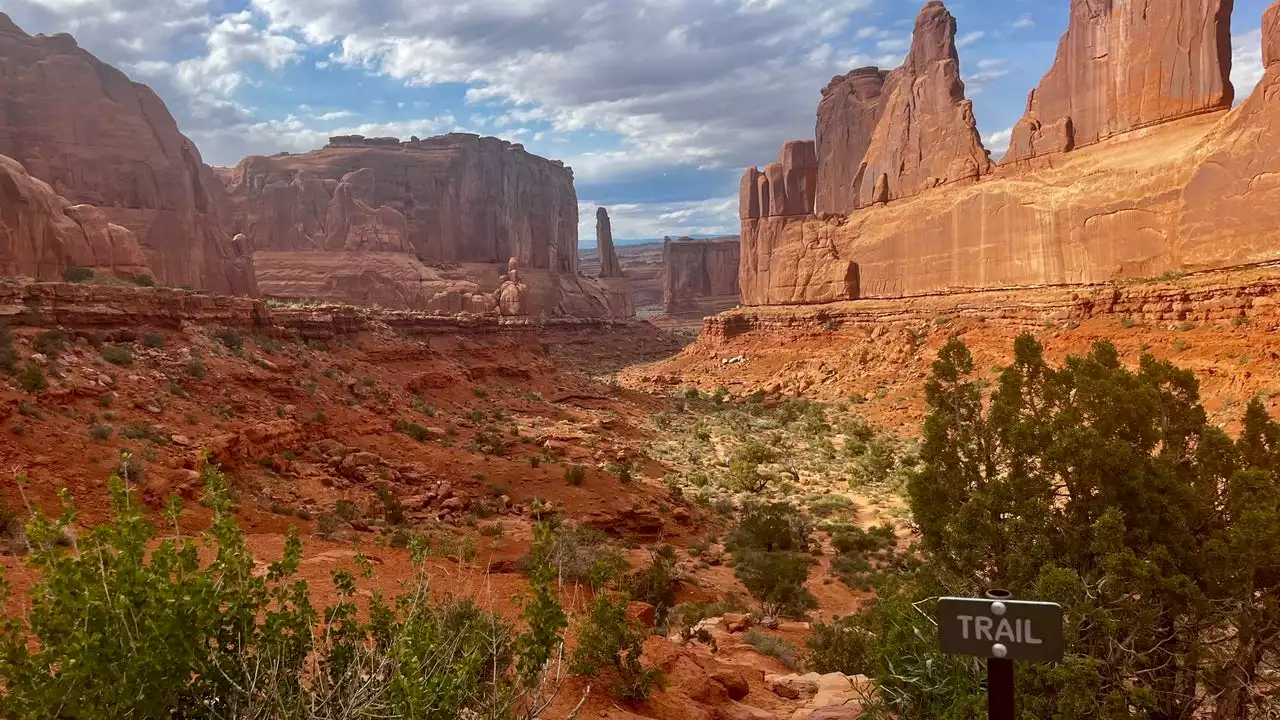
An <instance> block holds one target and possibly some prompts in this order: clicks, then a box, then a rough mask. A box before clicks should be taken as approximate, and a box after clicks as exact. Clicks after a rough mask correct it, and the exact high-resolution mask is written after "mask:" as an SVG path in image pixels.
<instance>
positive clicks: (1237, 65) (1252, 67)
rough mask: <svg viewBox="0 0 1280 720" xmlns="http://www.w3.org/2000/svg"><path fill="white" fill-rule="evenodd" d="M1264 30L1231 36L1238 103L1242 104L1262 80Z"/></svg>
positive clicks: (1232, 62)
mask: <svg viewBox="0 0 1280 720" xmlns="http://www.w3.org/2000/svg"><path fill="white" fill-rule="evenodd" d="M1263 72H1264V68H1263V67H1262V29H1261V28H1254V29H1253V30H1249V31H1248V32H1243V33H1239V34H1237V35H1233V36H1231V84H1232V85H1233V86H1235V89H1236V102H1237V103H1239V102H1242V101H1244V99H1245V98H1247V97H1249V93H1251V92H1253V88H1254V86H1255V85H1257V84H1258V81H1259V80H1261V79H1262V74H1263Z"/></svg>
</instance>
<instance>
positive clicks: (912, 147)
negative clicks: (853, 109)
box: [854, 0, 991, 207]
mask: <svg viewBox="0 0 1280 720" xmlns="http://www.w3.org/2000/svg"><path fill="white" fill-rule="evenodd" d="M955 36H956V19H955V18H954V17H952V15H951V13H950V12H948V11H947V9H946V8H945V7H943V5H942V3H941V2H940V1H939V0H930V2H929V3H927V4H926V5H925V6H924V8H923V9H922V10H921V11H920V15H919V16H918V17H917V18H916V25H915V31H914V33H913V35H912V38H911V51H910V52H909V53H907V58H906V61H905V62H903V65H902V67H900V68H898V69H896V70H894V71H892V72H890V73H889V74H888V76H887V77H886V78H885V81H884V92H885V93H886V94H887V95H888V99H887V100H885V109H884V115H883V117H881V119H880V122H879V123H878V124H877V125H876V129H875V132H874V133H872V136H871V142H870V144H869V145H868V147H867V151H866V154H865V155H864V157H863V160H862V166H861V168H860V169H859V171H858V174H857V176H856V177H855V179H854V183H855V185H856V189H857V197H856V201H857V202H856V204H857V206H859V207H862V206H867V205H871V204H873V203H879V202H886V201H889V200H896V199H898V198H904V197H910V196H912V195H916V194H918V193H920V192H921V191H923V190H927V189H929V188H932V187H938V186H940V185H946V184H948V183H953V182H957V181H960V180H971V179H975V178H978V177H980V176H982V175H985V174H986V173H988V172H990V170H991V161H990V159H989V158H988V157H987V152H986V150H984V149H983V147H982V140H981V138H980V137H979V135H978V127H977V123H976V122H975V121H974V118H973V103H972V102H970V101H969V100H966V99H965V97H964V83H963V82H962V81H961V80H960V63H959V56H958V54H957V53H956V43H955Z"/></svg>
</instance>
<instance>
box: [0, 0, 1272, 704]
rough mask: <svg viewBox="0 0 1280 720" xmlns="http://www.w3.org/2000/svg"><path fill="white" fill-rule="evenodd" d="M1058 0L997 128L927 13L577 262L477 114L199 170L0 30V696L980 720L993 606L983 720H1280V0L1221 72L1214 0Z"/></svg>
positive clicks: (119, 86)
mask: <svg viewBox="0 0 1280 720" xmlns="http://www.w3.org/2000/svg"><path fill="white" fill-rule="evenodd" d="M1070 5H1071V11H1070V24H1069V26H1068V27H1066V28H1064V29H1063V35H1062V38H1061V41H1060V44H1059V45H1058V51H1057V56H1056V59H1055V61H1054V63H1053V66H1052V68H1051V69H1050V70H1049V72H1048V73H1047V74H1046V75H1045V76H1044V78H1043V79H1042V81H1041V82H1040V84H1039V86H1038V87H1036V88H1035V89H1034V90H1032V91H1031V93H1030V95H1029V98H1028V103H1027V108H1026V112H1025V115H1024V116H1023V117H1022V119H1021V120H1020V121H1019V122H1018V124H1017V125H1016V126H1015V127H1014V129H1013V131H1012V140H1011V143H1010V147H1009V150H1008V151H1007V153H1005V154H1004V155H1003V157H997V156H996V155H993V154H992V153H991V152H989V151H988V150H987V149H986V148H985V147H984V144H983V140H982V137H981V136H980V134H979V132H978V130H977V125H976V122H975V119H974V114H973V108H972V101H971V99H969V98H967V97H966V86H965V82H964V80H963V79H962V76H961V73H960V69H959V67H960V66H959V61H958V59H959V54H960V53H961V52H962V51H963V49H962V48H961V47H958V43H957V19H956V17H954V16H953V15H952V12H951V11H950V10H948V9H947V7H945V6H944V5H943V3H942V2H939V1H938V0H930V1H929V2H928V3H926V4H925V5H924V6H923V7H922V8H921V9H920V11H919V14H918V17H917V18H916V19H915V24H914V31H913V34H912V37H911V44H910V48H909V50H908V51H907V53H906V56H905V60H904V61H903V63H902V65H901V66H899V67H895V68H891V69H879V68H874V67H864V68H857V69H851V70H850V72H848V73H847V74H845V75H841V76H837V77H835V78H832V80H831V82H830V84H829V85H827V86H826V87H825V88H821V87H814V88H812V94H813V99H814V109H815V111H816V124H815V126H814V127H813V128H808V127H797V128H795V135H796V137H798V138H806V139H797V140H793V141H790V142H787V143H785V144H784V145H783V146H782V147H781V148H779V151H778V152H779V156H778V161H777V162H772V163H769V164H767V165H765V166H764V167H763V168H760V167H750V168H744V172H743V175H742V180H741V185H740V195H739V214H738V217H739V219H740V231H739V234H738V235H737V236H724V237H698V238H692V237H676V238H672V237H667V238H665V239H664V240H663V241H662V242H650V243H647V244H637V245H622V244H619V243H615V240H614V229H613V222H614V221H613V220H611V217H610V212H609V209H608V208H607V207H601V208H599V209H598V210H597V211H596V216H595V228H596V233H595V234H596V247H595V248H594V249H587V248H581V249H580V247H579V236H578V235H579V230H578V228H579V219H580V218H579V212H580V211H579V202H578V194H577V190H576V189H575V185H574V181H575V177H574V171H573V169H572V168H570V167H568V166H566V164H565V163H564V162H562V161H560V160H555V159H548V158H544V157H540V156H538V155H535V154H532V153H530V152H529V151H527V150H526V149H525V146H524V145H522V144H520V143H518V142H512V141H509V140H503V139H499V138H496V137H481V136H478V135H474V134H467V133H449V134H444V135H439V136H435V137H422V138H420V137H410V138H395V137H363V136H360V135H341V136H335V137H331V138H330V139H329V142H328V143H327V144H325V145H324V146H323V147H320V148H316V149H314V150H311V151H309V152H304V153H288V152H280V153H277V154H273V155H269V156H264V155H250V156H248V157H244V158H243V160H241V161H240V162H239V163H238V164H236V165H235V166H234V167H212V166H210V165H208V164H206V163H205V161H204V159H203V158H202V155H201V152H200V149H199V148H197V147H196V145H195V143H193V142H192V141H191V140H190V139H189V138H188V137H187V136H186V135H184V134H183V132H182V129H181V128H180V127H179V126H178V123H177V121H176V120H175V119H174V117H173V115H171V114H170V111H169V109H168V108H167V107H166V105H165V103H164V102H163V101H162V100H161V99H160V97H159V96H158V95H157V94H156V93H155V92H154V91H152V89H151V88H149V87H147V86H146V85H144V84H141V83H138V82H134V81H133V80H131V79H130V77H129V76H128V75H126V74H125V73H124V72H122V71H121V70H119V69H117V68H115V67H112V66H111V65H108V64H106V63H104V62H102V61H101V60H99V59H98V58H97V57H95V56H94V55H93V54H91V53H90V52H88V51H86V50H85V49H83V48H81V47H80V46H79V45H78V44H77V41H76V40H75V39H74V38H73V37H72V36H71V35H68V34H65V33H60V34H54V35H42V34H28V33H27V32H25V31H24V30H23V29H22V28H20V27H18V25H16V24H15V23H14V22H13V21H11V20H10V18H9V16H8V15H5V14H4V13H3V12H0V464H3V477H0V567H2V568H3V570H4V575H3V583H2V585H3V587H4V589H5V590H7V594H6V595H5V596H4V603H5V615H4V620H3V622H0V716H3V717H12V718H106V717H122V716H128V717H142V718H151V717H182V718H187V717H202V718H206V717H207V718H237V719H238V718H372V717H379V718H383V717H395V718H400V717H404V718H493V719H497V718H515V717H520V718H539V717H540V718H548V719H557V720H558V719H562V718H607V719H611V720H635V719H637V718H652V719H654V720H684V719H693V720H804V719H808V720H845V719H850V720H851V719H853V718H859V717H867V718H902V719H904V720H905V719H908V718H921V719H923V718H981V717H986V716H987V715H986V706H985V694H986V691H987V689H988V688H987V686H986V680H985V677H986V676H985V672H984V669H983V667H984V666H983V663H982V661H979V660H976V659H973V658H960V657H956V656H950V655H944V654H942V653H941V652H940V651H939V649H938V647H937V645H938V639H937V634H938V633H937V599H938V598H939V597H943V596H948V595H958V596H970V595H974V596H977V595H981V593H982V592H983V591H984V590H986V589H989V588H994V587H999V588H1004V589H1007V590H1010V591H1012V592H1014V593H1015V596H1016V597H1019V598H1025V599H1035V600H1044V601H1050V602H1055V603H1058V604H1060V605H1061V606H1062V608H1063V612H1064V618H1065V627H1066V631H1065V637H1066V640H1065V643H1066V651H1065V656H1064V658H1063V659H1062V661H1061V662H1057V663H1053V664H1045V665H1035V664H1030V663H1027V664H1020V665H1019V670H1018V676H1017V687H1018V692H1019V712H1020V714H1019V715H1018V717H1019V718H1063V719H1065V718H1122V717H1123V718H1151V719H1160V720H1174V719H1177V720H1189V719H1191V718H1213V719H1214V720H1242V719H1244V718H1280V422H1277V420H1276V418H1280V334H1278V333H1280V134H1277V131H1278V130H1280V3H1277V4H1275V5H1272V6H1271V7H1270V9H1269V10H1267V12H1266V15H1265V16H1264V17H1263V18H1262V19H1261V27H1262V33H1261V41H1262V58H1263V63H1264V69H1265V74H1264V75H1263V77H1262V79H1261V80H1260V81H1259V82H1258V84H1257V86H1256V88H1254V89H1253V90H1252V92H1251V93H1249V94H1248V96H1247V97H1242V98H1237V97H1236V96H1235V91H1234V90H1233V86H1232V83H1231V80H1230V75H1231V58H1232V50H1231V46H1230V17H1231V13H1232V2H1231V0H1147V1H1146V2H1141V3H1139V2H1125V1H1122V0H1114V1H1110V0H1109V1H1107V2H1099V1H1098V0H1071V3H1070ZM956 13H957V14H962V11H961V10H959V9H956ZM961 21H963V17H961ZM1028 89H1029V90H1030V88H1028ZM811 129H812V130H813V131H814V136H813V137H811V138H807V137H806V136H807V135H808V133H809V132H810V130H811Z"/></svg>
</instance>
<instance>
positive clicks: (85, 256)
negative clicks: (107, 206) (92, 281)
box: [0, 155, 151, 279]
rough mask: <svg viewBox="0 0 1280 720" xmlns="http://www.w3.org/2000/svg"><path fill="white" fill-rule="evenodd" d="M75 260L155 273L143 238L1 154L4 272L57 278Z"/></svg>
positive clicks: (125, 272)
mask: <svg viewBox="0 0 1280 720" xmlns="http://www.w3.org/2000/svg"><path fill="white" fill-rule="evenodd" d="M70 266H76V267H87V268H92V269H94V270H95V271H98V272H100V273H105V274H109V275H114V276H116V277H122V278H130V279H131V278H134V277H137V276H139V275H151V268H150V267H148V266H147V258H146V255H144V254H143V252H142V248H141V246H139V245H138V239H137V237H135V236H134V234H133V233H132V232H130V231H129V230H128V229H127V228H124V227H121V226H120V225H114V224H112V223H110V222H108V221H107V216H106V213H104V212H103V211H102V210H101V209H99V208H96V207H94V206H92V205H72V204H71V202H70V201H68V200H67V199H66V198H64V197H61V196H60V195H58V194H57V193H55V192H54V191H53V189H52V188H50V187H49V186H48V185H47V184H46V183H44V182H43V181H41V180H37V179H36V178H33V177H31V176H30V175H29V174H28V173H27V171H26V169H24V168H23V167H22V164H21V163H19V162H18V161H16V160H13V159H12V158H8V157H5V156H3V155H0V275H6V276H15V275H25V276H28V277H35V278H44V279H52V278H59V277H61V276H62V271H63V270H64V269H66V268H67V267H70Z"/></svg>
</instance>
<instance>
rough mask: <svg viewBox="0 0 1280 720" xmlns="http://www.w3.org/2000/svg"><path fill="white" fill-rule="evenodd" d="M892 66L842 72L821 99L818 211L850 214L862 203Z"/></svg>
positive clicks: (886, 99) (823, 91) (818, 147)
mask: <svg viewBox="0 0 1280 720" xmlns="http://www.w3.org/2000/svg"><path fill="white" fill-rule="evenodd" d="M888 75H889V73H888V71H886V70H881V69H879V68H874V67H864V68H858V69H856V70H853V71H852V72H850V73H848V74H847V75H838V76H836V77H834V78H832V79H831V82H830V84H828V85H827V86H826V87H825V88H823V89H822V102H820V103H818V127H817V133H818V137H817V147H816V153H817V156H818V189H817V193H816V195H817V203H816V206H815V211H816V212H817V213H818V214H822V213H845V212H849V211H850V210H852V209H853V208H854V207H856V205H857V191H856V187H857V185H856V180H857V177H858V171H859V170H860V169H861V168H862V158H863V157H864V156H865V155H866V154H867V148H868V147H869V146H870V145H871V134H872V133H873V132H875V129H876V125H878V124H880V118H882V117H884V108H885V103H886V102H887V101H888V99H889V95H888V94H887V93H885V92H884V86H885V79H886V78H887V76H888Z"/></svg>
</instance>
